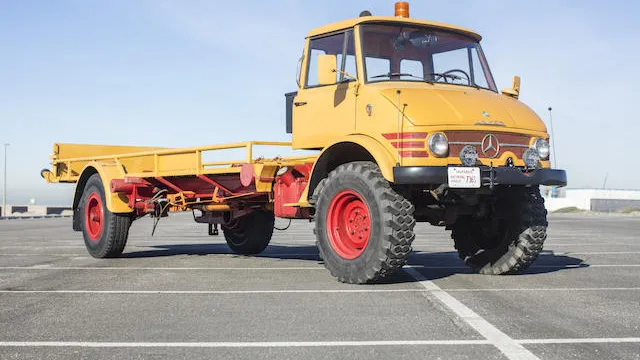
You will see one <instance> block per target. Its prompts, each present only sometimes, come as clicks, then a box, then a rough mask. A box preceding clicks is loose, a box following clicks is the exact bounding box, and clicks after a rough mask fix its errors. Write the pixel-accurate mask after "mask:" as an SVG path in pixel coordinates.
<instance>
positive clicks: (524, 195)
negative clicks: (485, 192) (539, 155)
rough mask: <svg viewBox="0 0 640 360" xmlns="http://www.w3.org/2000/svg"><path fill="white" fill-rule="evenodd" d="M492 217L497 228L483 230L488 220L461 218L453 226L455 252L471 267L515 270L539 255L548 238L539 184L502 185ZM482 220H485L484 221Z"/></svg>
mask: <svg viewBox="0 0 640 360" xmlns="http://www.w3.org/2000/svg"><path fill="white" fill-rule="evenodd" d="M494 209H495V211H494V214H493V215H492V216H491V217H492V218H497V219H498V221H499V222H501V225H500V226H498V228H499V229H500V230H499V231H497V232H495V231H493V232H489V233H491V234H492V236H490V235H488V232H487V231H486V223H487V222H490V220H485V221H483V220H473V219H471V218H470V217H463V218H460V219H459V220H458V221H457V222H456V223H455V224H454V226H453V231H452V233H451V237H452V238H453V239H454V242H455V247H456V249H457V250H458V254H459V256H460V258H461V259H462V260H464V261H465V263H466V264H467V265H468V266H470V267H471V268H472V270H473V271H475V272H477V273H480V274H486V275H508V274H517V273H519V272H521V271H523V270H525V269H526V268H527V267H529V265H531V263H533V261H534V260H535V259H536V258H537V257H538V254H539V253H540V251H542V248H543V245H544V241H545V240H546V238H547V225H548V223H547V210H546V209H545V207H544V199H543V198H542V196H541V195H540V190H539V188H538V187H530V188H529V187H513V188H506V189H501V190H500V191H499V193H498V194H497V198H496V203H495V206H494ZM483 223H484V224H483Z"/></svg>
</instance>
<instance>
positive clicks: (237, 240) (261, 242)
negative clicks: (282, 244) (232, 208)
mask: <svg viewBox="0 0 640 360" xmlns="http://www.w3.org/2000/svg"><path fill="white" fill-rule="evenodd" d="M274 224H275V216H274V214H273V212H269V211H263V210H256V211H254V212H252V213H250V214H248V215H245V216H243V217H241V218H239V219H237V220H235V221H234V222H233V224H229V225H221V226H220V227H221V228H222V232H223V233H224V238H225V240H226V241H227V245H228V246H229V248H230V249H231V250H232V251H233V252H235V253H236V254H241V255H254V254H259V253H261V252H262V251H263V250H264V249H266V248H267V246H269V242H270V241H271V236H272V235H273V226H274Z"/></svg>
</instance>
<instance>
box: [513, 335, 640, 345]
mask: <svg viewBox="0 0 640 360" xmlns="http://www.w3.org/2000/svg"><path fill="white" fill-rule="evenodd" d="M516 341H517V342H519V343H520V344H598V343H637V342H640V337H629V338H582V339H580V338H578V339H523V340H516Z"/></svg>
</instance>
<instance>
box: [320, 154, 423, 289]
mask: <svg viewBox="0 0 640 360" xmlns="http://www.w3.org/2000/svg"><path fill="white" fill-rule="evenodd" d="M413 211H414V207H413V205H412V204H411V203H410V202H409V201H408V200H407V199H405V198H404V197H403V196H402V195H400V194H398V193H396V192H395V191H394V190H393V189H392V188H391V186H390V184H389V182H388V181H387V180H386V179H385V178H384V177H383V176H382V173H381V172H380V169H379V168H378V165H376V164H375V163H373V162H368V161H358V162H351V163H347V164H344V165H340V166H338V167H337V168H336V169H335V170H333V171H332V172H331V173H330V174H329V176H328V178H327V181H326V182H325V183H324V185H323V187H322V189H321V191H320V194H319V196H318V199H317V203H316V215H315V233H316V243H317V245H318V250H319V252H320V256H321V258H322V259H323V260H324V265H325V267H326V268H327V269H328V270H329V271H330V272H331V274H332V275H333V276H334V277H336V278H337V279H338V281H341V282H346V283H353V284H363V283H369V282H375V281H378V280H380V279H382V278H385V277H387V276H389V275H391V274H393V273H395V272H397V271H398V270H399V269H400V268H402V266H404V264H406V262H407V258H408V256H409V253H410V252H411V243H412V242H413V239H414V238H415V235H414V233H413V227H414V225H415V223H416V222H415V220H414V218H413Z"/></svg>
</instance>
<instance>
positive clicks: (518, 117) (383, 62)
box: [289, 3, 563, 186]
mask: <svg viewBox="0 0 640 360" xmlns="http://www.w3.org/2000/svg"><path fill="white" fill-rule="evenodd" d="M398 4H400V7H402V6H403V5H402V4H403V3H398ZM398 4H397V5H398ZM397 10H398V9H397ZM395 15H396V16H393V17H391V16H371V15H370V14H368V13H367V12H365V13H363V14H361V16H360V17H358V18H353V19H349V20H345V21H341V22H338V23H334V24H330V25H326V26H323V27H320V28H317V29H314V30H312V31H310V32H309V34H308V36H307V38H306V45H305V51H304V55H303V58H302V60H301V71H300V74H299V79H298V84H299V88H298V91H297V93H295V98H293V99H292V101H290V102H289V105H290V106H291V108H290V109H289V112H290V114H292V119H289V121H290V122H291V123H292V124H291V128H292V143H293V148H295V149H323V148H326V147H327V146H328V145H330V144H333V143H335V142H336V141H337V139H341V140H342V141H346V142H348V141H350V140H349V138H350V137H353V136H366V137H368V138H370V139H371V140H373V141H375V143H377V145H379V149H378V150H377V152H386V155H387V157H388V158H391V159H393V164H394V165H395V166H393V169H392V170H391V169H388V170H386V171H385V169H384V168H385V167H386V166H385V164H380V162H384V161H377V162H378V164H379V165H380V166H381V167H382V168H383V173H385V177H386V178H387V179H388V180H389V181H391V182H394V183H414V182H416V181H417V182H419V183H422V184H427V185H429V184H431V185H440V183H442V182H443V181H444V182H446V181H448V179H447V173H448V172H449V171H450V170H449V169H446V168H444V167H448V166H451V165H461V166H487V167H502V166H508V167H517V168H520V169H522V170H525V171H526V172H528V171H530V170H535V169H543V168H549V167H550V163H549V152H550V151H549V136H548V134H547V129H546V126H545V124H544V122H543V121H542V120H541V119H540V118H539V117H538V116H537V115H536V114H535V113H534V112H533V111H532V110H531V109H530V108H529V107H527V106H526V105H525V104H523V103H522V102H520V101H519V100H518V96H519V92H520V79H519V78H518V77H514V82H513V84H512V87H511V88H509V89H504V90H502V91H499V90H498V88H497V86H496V83H495V81H494V79H493V76H492V74H491V70H490V68H489V63H488V61H487V59H486V57H485V54H484V52H483V51H482V47H481V45H480V41H481V39H482V38H481V36H480V35H479V34H477V33H476V32H474V31H472V30H469V29H465V28H462V27H458V26H453V25H448V24H442V23H436V22H430V21H425V20H418V19H413V18H410V17H409V12H408V5H407V8H406V11H402V8H401V9H400V11H397V12H396V14H395ZM293 95H294V94H291V95H290V96H293ZM382 149H383V150H382ZM529 149H532V150H529ZM373 157H374V158H376V156H373ZM376 160H377V159H376ZM417 167H429V168H421V169H418V168H417ZM433 167H440V168H438V169H435V168H433ZM462 173H464V171H463V172H461V174H462ZM543 173H544V172H543ZM543 173H537V174H536V175H537V176H542V175H544V176H545V178H549V179H546V180H544V181H545V182H546V183H547V184H549V185H560V184H561V183H562V182H563V174H561V173H556V172H553V171H551V172H546V173H544V174H543ZM416 174H419V175H418V177H419V178H416V177H415V176H413V175H416ZM478 175H479V176H477V177H474V178H473V179H472V180H477V181H478V182H479V183H478V184H481V180H482V179H481V175H482V174H480V173H479V174H478ZM516 175H517V174H516ZM502 176H503V177H504V176H510V175H504V174H502ZM469 179H471V178H469ZM454 185H455V184H454ZM466 185H469V184H466ZM471 185H474V184H471ZM460 186H465V184H460ZM474 186H475V185H474Z"/></svg>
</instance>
